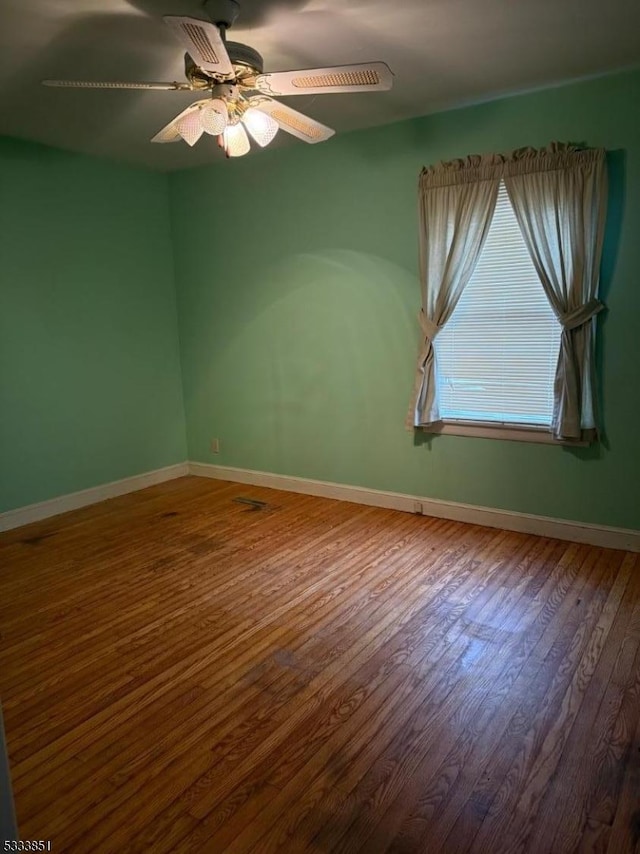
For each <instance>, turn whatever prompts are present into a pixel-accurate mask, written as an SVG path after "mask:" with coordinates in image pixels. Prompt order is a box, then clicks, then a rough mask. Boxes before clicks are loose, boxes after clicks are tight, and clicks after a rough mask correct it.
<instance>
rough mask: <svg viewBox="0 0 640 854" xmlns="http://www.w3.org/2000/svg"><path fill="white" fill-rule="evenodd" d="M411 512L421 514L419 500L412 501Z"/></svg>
mask: <svg viewBox="0 0 640 854" xmlns="http://www.w3.org/2000/svg"><path fill="white" fill-rule="evenodd" d="M413 512H414V513H415V514H416V515H417V516H422V502H421V501H414V502H413Z"/></svg>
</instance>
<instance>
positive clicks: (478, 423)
mask: <svg viewBox="0 0 640 854" xmlns="http://www.w3.org/2000/svg"><path fill="white" fill-rule="evenodd" d="M500 183H501V185H503V181H502V180H501V182H500ZM507 199H508V195H507ZM508 201H509V205H510V207H511V211H512V212H513V206H512V205H511V201H510V199H509V200H508ZM483 252H484V249H483ZM481 258H482V255H480V258H479V259H478V262H480V260H481ZM540 287H541V289H542V287H543V286H542V283H540ZM454 314H455V312H454ZM449 322H451V320H450V321H449ZM437 346H438V343H437V341H436V342H434V347H435V348H436V349H437ZM552 382H553V380H552ZM428 432H429V433H434V434H436V435H449V436H469V437H474V438H481V439H503V440H507V441H515V442H533V443H538V444H545V445H565V444H566V445H573V446H576V445H578V446H587V445H588V444H589V443H588V442H583V441H581V440H578V441H576V440H566V441H565V440H562V441H560V440H558V439H556V438H555V437H554V436H553V434H552V432H551V430H550V428H549V426H547V425H545V424H523V423H522V422H508V421H499V420H493V419H491V420H482V419H467V418H443V419H442V420H441V421H438V422H436V423H433V424H431V425H430V426H429V429H428Z"/></svg>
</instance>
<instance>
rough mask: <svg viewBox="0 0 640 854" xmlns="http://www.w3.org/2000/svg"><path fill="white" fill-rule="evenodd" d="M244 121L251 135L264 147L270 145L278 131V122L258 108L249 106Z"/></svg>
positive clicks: (243, 117)
mask: <svg viewBox="0 0 640 854" xmlns="http://www.w3.org/2000/svg"><path fill="white" fill-rule="evenodd" d="M242 121H243V122H244V124H245V125H246V128H247V130H248V131H249V133H250V134H251V136H252V137H253V138H254V139H255V141H256V142H257V143H258V145H261V146H262V147H263V148H264V147H265V145H269V143H270V142H271V141H272V140H273V138H274V136H275V135H276V134H277V133H278V123H277V122H276V121H275V119H272V118H271V116H268V115H267V114H266V113H263V112H261V111H260V110H256V109H255V108H254V107H249V109H248V110H247V111H246V112H245V113H244V115H243V116H242Z"/></svg>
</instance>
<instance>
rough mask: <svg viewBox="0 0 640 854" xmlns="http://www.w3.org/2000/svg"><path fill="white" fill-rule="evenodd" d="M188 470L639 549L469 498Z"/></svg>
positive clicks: (622, 538)
mask: <svg viewBox="0 0 640 854" xmlns="http://www.w3.org/2000/svg"><path fill="white" fill-rule="evenodd" d="M189 474H193V475H197V476H199V477H211V478H215V479H217V480H230V481H235V482H236V483H247V484H251V485H252V486H267V487H270V488H271V489H282V490H284V491H286V492H300V493H302V494H303V495H318V496H320V497H322V498H337V499H339V500H341V501H352V502H354V503H355V504H368V505H371V506H374V507H386V508H389V509H391V510H404V511H406V512H408V513H421V514H422V515H424V516H436V517H438V518H440V519H453V520H454V521H457V522H470V523H471V524H474V525H487V526H488V527H490V528H503V529H504V530H507V531H518V532H520V533H523V534H537V535H538V536H541V537H554V538H555V539H558V540H569V541H570V542H576V543H586V544H588V545H593V546H602V547H603V548H610V549H624V550H625V551H633V552H640V531H634V530H630V529H627V528H612V527H608V526H605V525H591V524H588V523H586V522H570V521H567V520H564V519H553V518H551V517H549V516H534V515H532V514H530V513H515V512H513V511H511V510H496V509H494V508H491V507H479V506H476V505H473V504H459V503H457V502H455V501H439V500H437V499H433V498H423V497H421V496H419V495H406V494H404V493H401V492H386V491H384V490H380V489H367V488H366V487H360V486H347V485H345V484H342V483H331V482H329V481H324V480H311V479H308V478H303V477H291V476H289V475H282V474H271V473H270V472H261V471H252V470H251V469H240V468H232V467H231V466H216V465H209V464H207V463H189Z"/></svg>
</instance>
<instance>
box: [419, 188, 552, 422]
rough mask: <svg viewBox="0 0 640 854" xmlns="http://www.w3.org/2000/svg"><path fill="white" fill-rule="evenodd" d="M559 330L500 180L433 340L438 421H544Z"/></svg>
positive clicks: (548, 416)
mask: <svg viewBox="0 0 640 854" xmlns="http://www.w3.org/2000/svg"><path fill="white" fill-rule="evenodd" d="M560 332H561V329H560V324H559V323H558V321H557V320H556V318H555V315H554V314H553V311H552V310H551V307H550V306H549V303H548V301H547V298H546V296H545V293H544V291H543V289H542V285H541V283H540V280H539V278H538V275H537V273H536V271H535V268H534V266H533V263H532V261H531V258H530V256H529V253H528V251H527V248H526V246H525V243H524V239H523V237H522V234H521V232H520V228H519V227H518V223H517V220H516V217H515V213H514V211H513V208H512V206H511V202H510V201H509V196H508V195H507V191H506V188H505V186H504V183H502V182H501V184H500V189H499V192H498V201H497V205H496V210H495V214H494V217H493V222H492V224H491V228H490V230H489V234H488V236H487V241H486V243H485V246H484V248H483V250H482V254H481V256H480V259H479V261H478V265H477V267H476V269H475V271H474V273H473V276H472V278H471V281H470V282H469V284H468V285H467V287H466V288H465V290H464V291H463V294H462V296H461V298H460V301H459V302H458V305H457V306H456V309H455V311H454V313H453V315H452V316H451V318H450V320H449V322H448V323H447V324H446V326H445V327H444V329H442V330H441V331H440V332H439V333H438V336H437V338H436V339H435V349H436V370H437V372H438V380H439V399H440V410H441V414H442V418H443V420H445V421H447V420H452V421H490V422H497V423H500V424H517V425H532V426H540V427H542V426H549V425H550V423H551V417H552V412H553V383H554V377H555V369H556V363H557V360H558V349H559V346H560Z"/></svg>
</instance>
